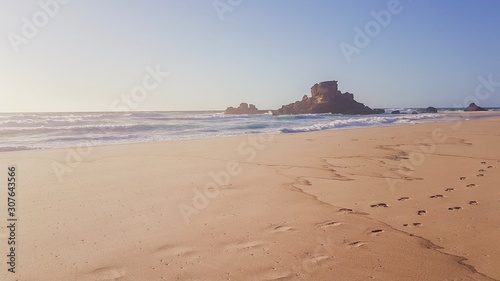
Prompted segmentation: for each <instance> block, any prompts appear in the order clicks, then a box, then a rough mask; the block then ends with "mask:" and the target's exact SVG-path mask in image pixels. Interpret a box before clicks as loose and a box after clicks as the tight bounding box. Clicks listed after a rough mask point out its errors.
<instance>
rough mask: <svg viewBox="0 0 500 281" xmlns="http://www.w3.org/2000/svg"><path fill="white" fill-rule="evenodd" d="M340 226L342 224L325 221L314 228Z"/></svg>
mask: <svg viewBox="0 0 500 281" xmlns="http://www.w3.org/2000/svg"><path fill="white" fill-rule="evenodd" d="M340 225H342V223H341V222H338V221H326V222H323V223H320V224H317V225H316V227H321V228H328V227H335V226H340Z"/></svg>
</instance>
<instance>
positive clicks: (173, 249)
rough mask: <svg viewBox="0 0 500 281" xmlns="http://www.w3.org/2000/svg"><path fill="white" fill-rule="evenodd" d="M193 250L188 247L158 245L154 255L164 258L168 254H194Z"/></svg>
mask: <svg viewBox="0 0 500 281" xmlns="http://www.w3.org/2000/svg"><path fill="white" fill-rule="evenodd" d="M193 252H194V251H193V250H192V249H191V248H188V247H182V246H173V245H164V246H162V247H158V248H157V249H156V251H154V255H155V256H157V257H160V258H162V257H168V256H186V255H191V254H193Z"/></svg>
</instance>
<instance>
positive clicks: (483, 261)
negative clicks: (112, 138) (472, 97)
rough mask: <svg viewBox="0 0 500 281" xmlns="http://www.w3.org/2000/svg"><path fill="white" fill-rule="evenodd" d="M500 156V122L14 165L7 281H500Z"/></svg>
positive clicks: (126, 150)
mask: <svg viewBox="0 0 500 281" xmlns="http://www.w3.org/2000/svg"><path fill="white" fill-rule="evenodd" d="M499 143H500V118H498V117H497V118H485V119H478V120H470V121H461V122H435V123H424V124H413V125H399V126H390V127H378V128H363V129H345V130H335V131H322V132H312V133H299V134H275V135H260V136H240V137H225V138H218V139H204V140H189V141H172V142H164V143H149V144H134V145H113V146H99V147H93V148H91V149H83V148H82V149H48V150H32V151H17V152H2V153H0V163H1V165H0V166H1V167H2V169H3V171H4V173H3V175H2V177H0V178H1V179H2V182H3V184H2V185H3V186H4V187H6V186H7V167H8V166H12V165H15V166H16V169H17V175H16V177H17V178H16V179H17V195H16V196H17V197H16V198H17V210H16V212H17V216H18V221H17V225H16V227H17V228H16V233H17V238H16V239H17V241H16V242H17V244H16V247H17V248H16V249H17V256H16V273H15V274H12V273H9V272H8V271H7V269H8V266H9V265H8V264H7V261H8V258H7V257H6V254H4V253H5V251H6V250H7V249H8V246H7V243H6V242H5V241H6V239H7V238H8V237H9V231H8V229H7V223H6V221H7V212H6V210H7V204H6V203H7V202H6V200H4V199H2V200H1V203H0V207H1V210H2V211H1V212H0V219H2V221H3V222H2V224H1V228H0V234H1V235H0V241H1V244H2V246H1V249H2V250H1V253H2V259H4V260H2V262H1V263H0V264H1V265H0V279H1V280H19V281H32V280H53V281H57V280H61V281H68V280H78V281H91V280H121V281H125V280H131V281H132V280H133V281H137V280H349V281H351V280H419V281H421V280H449V281H452V280H500V267H499V266H498V265H499V264H500V246H498V241H497V240H498V237H500V188H499V186H500V173H499V169H500V149H499V148H498V144H499ZM2 190H4V191H2V194H0V198H5V196H6V193H7V191H6V188H2Z"/></svg>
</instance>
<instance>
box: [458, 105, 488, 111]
mask: <svg viewBox="0 0 500 281" xmlns="http://www.w3.org/2000/svg"><path fill="white" fill-rule="evenodd" d="M464 111H488V109H485V108H482V107H479V106H477V105H476V104H475V103H471V104H469V106H467V108H466V109H464Z"/></svg>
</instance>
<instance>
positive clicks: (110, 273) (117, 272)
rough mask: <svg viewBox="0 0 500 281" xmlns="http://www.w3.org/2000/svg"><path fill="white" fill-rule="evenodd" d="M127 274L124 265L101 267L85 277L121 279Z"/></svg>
mask: <svg viewBox="0 0 500 281" xmlns="http://www.w3.org/2000/svg"><path fill="white" fill-rule="evenodd" d="M125 275H126V270H125V268H124V267H101V268H97V269H95V270H93V271H91V272H89V273H88V274H86V275H85V278H89V279H91V280H99V281H113V280H119V279H121V278H122V277H125ZM83 280H86V279H83Z"/></svg>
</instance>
